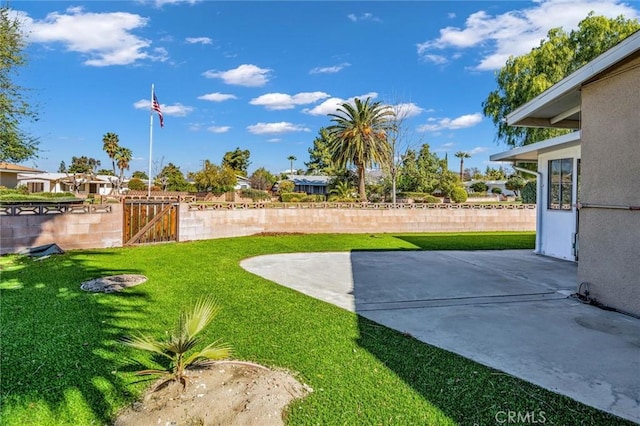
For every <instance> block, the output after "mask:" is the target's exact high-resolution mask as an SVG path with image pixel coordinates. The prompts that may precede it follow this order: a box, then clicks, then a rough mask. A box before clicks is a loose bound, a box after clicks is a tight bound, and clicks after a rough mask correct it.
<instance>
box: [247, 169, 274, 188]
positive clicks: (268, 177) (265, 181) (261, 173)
mask: <svg viewBox="0 0 640 426" xmlns="http://www.w3.org/2000/svg"><path fill="white" fill-rule="evenodd" d="M277 180H278V179H277V178H276V177H275V176H274V175H272V174H271V173H270V172H269V171H268V170H267V169H265V168H264V167H260V168H259V169H256V170H255V171H254V172H253V173H252V174H251V176H250V177H249V183H250V184H251V188H253V189H260V190H262V191H267V190H269V189H271V187H272V186H273V184H274V183H276V181H277Z"/></svg>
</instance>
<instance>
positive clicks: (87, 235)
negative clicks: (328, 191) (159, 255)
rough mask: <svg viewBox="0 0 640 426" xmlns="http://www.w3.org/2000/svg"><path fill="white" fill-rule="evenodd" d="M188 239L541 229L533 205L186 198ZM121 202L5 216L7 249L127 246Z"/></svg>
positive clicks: (183, 211)
mask: <svg viewBox="0 0 640 426" xmlns="http://www.w3.org/2000/svg"><path fill="white" fill-rule="evenodd" d="M178 221H179V225H178V240H179V241H181V242H186V241H195V240H207V239H215V238H224V237H237V236H246V235H253V234H259V233H306V234H315V233H414V232H471V231H479V232H481V231H535V228H536V210H535V208H534V206H528V207H527V208H465V207H463V206H455V207H453V208H381V209H376V208H371V209H369V208H326V207H324V208H308V207H304V208H302V206H300V205H297V206H289V207H287V206H281V207H280V208H248V207H247V205H242V207H239V208H233V207H229V206H227V207H226V208H224V209H210V208H206V209H201V208H197V207H194V206H193V205H190V204H187V203H181V204H180V207H179V216H178ZM122 222H123V214H122V204H111V205H109V208H108V209H104V210H103V211H101V212H93V211H91V212H86V211H85V212H82V213H80V212H77V213H74V212H73V211H69V212H65V213H60V214H40V215H36V214H27V215H16V216H9V215H0V254H7V253H16V252H18V251H20V250H23V249H25V248H28V247H36V246H40V245H45V244H51V243H56V244H58V245H59V246H60V247H61V248H62V249H64V250H74V249H90V248H107V247H122V245H123V238H122V233H123V229H122V228H123V223H122Z"/></svg>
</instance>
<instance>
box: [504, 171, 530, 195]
mask: <svg viewBox="0 0 640 426" xmlns="http://www.w3.org/2000/svg"><path fill="white" fill-rule="evenodd" d="M526 184H527V181H526V180H525V178H523V177H522V176H518V175H513V176H511V177H510V178H509V179H507V181H506V182H505V183H504V187H505V188H507V189H508V190H510V191H513V192H514V193H515V194H516V197H517V196H520V190H521V189H522V188H524V186H525V185H526Z"/></svg>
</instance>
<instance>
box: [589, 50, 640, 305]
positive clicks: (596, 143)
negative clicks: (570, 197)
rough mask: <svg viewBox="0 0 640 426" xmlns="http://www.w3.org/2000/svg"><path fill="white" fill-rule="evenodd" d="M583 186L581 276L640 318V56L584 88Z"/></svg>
mask: <svg viewBox="0 0 640 426" xmlns="http://www.w3.org/2000/svg"><path fill="white" fill-rule="evenodd" d="M580 190H581V194H580V195H581V198H580V201H581V203H583V204H584V207H583V208H581V209H580V258H579V260H580V261H579V264H578V281H579V282H588V283H589V291H590V292H591V296H592V297H593V298H595V299H596V300H598V301H600V302H601V303H603V304H605V305H608V306H615V307H617V308H618V309H621V310H624V311H627V312H631V313H633V314H636V315H640V260H639V259H640V211H638V210H630V209H629V207H631V206H640V55H639V54H638V53H636V54H635V55H634V56H633V57H631V58H629V59H628V60H626V61H625V62H623V63H622V64H619V65H618V66H616V67H615V68H613V69H611V70H609V71H608V72H607V73H606V74H604V75H601V76H598V77H597V78H596V79H595V81H592V82H589V83H587V84H585V85H584V86H583V87H582V176H581V188H580ZM589 205H599V206H601V207H589ZM625 207H626V209H625Z"/></svg>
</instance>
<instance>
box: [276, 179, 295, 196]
mask: <svg viewBox="0 0 640 426" xmlns="http://www.w3.org/2000/svg"><path fill="white" fill-rule="evenodd" d="M295 187H296V184H295V183H293V182H292V181H290V180H283V181H280V182H279V183H278V192H279V193H280V194H284V193H287V192H293V188H295Z"/></svg>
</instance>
